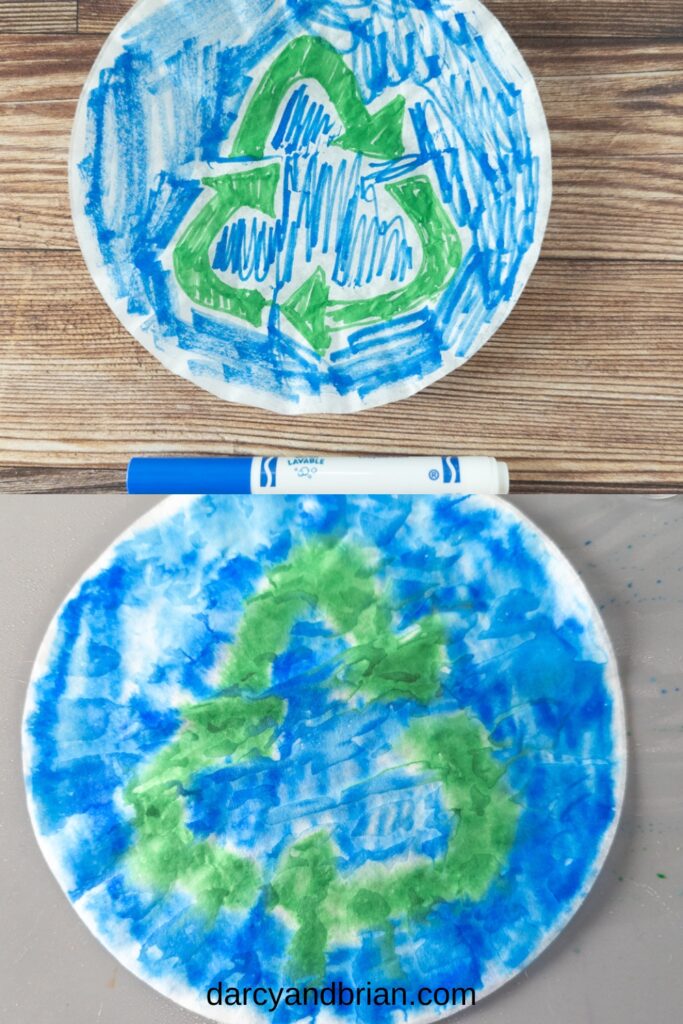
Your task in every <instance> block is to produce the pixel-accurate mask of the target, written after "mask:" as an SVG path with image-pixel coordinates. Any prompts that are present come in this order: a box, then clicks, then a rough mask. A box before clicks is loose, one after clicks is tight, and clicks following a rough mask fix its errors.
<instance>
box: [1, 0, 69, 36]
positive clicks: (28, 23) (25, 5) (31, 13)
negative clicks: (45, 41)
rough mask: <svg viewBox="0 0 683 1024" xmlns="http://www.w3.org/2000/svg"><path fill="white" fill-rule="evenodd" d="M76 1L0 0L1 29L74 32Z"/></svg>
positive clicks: (2, 30) (7, 30)
mask: <svg viewBox="0 0 683 1024" xmlns="http://www.w3.org/2000/svg"><path fill="white" fill-rule="evenodd" d="M77 29H78V0H0V32H32V33H35V32H51V33H57V32H76V31H77Z"/></svg>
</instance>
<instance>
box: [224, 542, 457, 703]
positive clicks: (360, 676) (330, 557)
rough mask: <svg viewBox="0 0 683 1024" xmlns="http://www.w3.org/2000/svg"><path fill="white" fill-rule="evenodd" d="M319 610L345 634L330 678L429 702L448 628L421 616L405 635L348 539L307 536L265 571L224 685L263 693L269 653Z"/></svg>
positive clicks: (366, 692) (366, 691)
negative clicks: (344, 646) (343, 646)
mask: <svg viewBox="0 0 683 1024" xmlns="http://www.w3.org/2000/svg"><path fill="white" fill-rule="evenodd" d="M316 609H317V610H319V611H320V612H321V613H322V614H323V615H324V616H325V617H326V618H327V619H329V621H330V623H331V624H332V625H333V626H334V627H335V629H336V630H337V631H338V632H339V633H340V634H341V635H345V636H347V637H348V639H349V648H348V650H347V651H346V652H345V654H344V656H343V658H342V659H341V663H340V664H339V665H337V666H331V670H332V669H333V670H334V674H333V675H332V681H335V682H338V683H341V684H343V686H344V688H345V690H346V691H347V692H356V693H362V694H363V696H364V697H366V698H367V699H369V700H385V701H386V700H395V699H398V698H406V699H411V700H417V701H419V702H420V703H422V704H426V703H427V702H428V701H429V700H430V699H431V698H432V697H434V696H436V694H437V693H438V692H439V689H440V682H439V676H440V672H441V669H442V667H443V666H444V665H445V661H446V656H445V651H444V644H445V632H444V628H443V625H442V623H441V621H440V619H439V618H438V617H437V616H433V615H429V616H425V617H424V618H423V619H421V620H420V622H419V623H417V624H416V625H415V626H412V627H411V628H410V630H408V631H406V632H405V633H403V634H400V633H395V632H394V631H393V629H392V609H391V606H390V604H389V602H388V601H387V599H386V597H384V596H383V595H382V594H381V593H379V592H378V590H377V587H376V583H375V573H374V570H373V568H372V566H371V565H370V564H369V563H368V560H367V559H366V558H365V557H364V556H363V555H362V553H361V552H360V551H359V550H357V549H355V548H352V547H350V546H348V545H343V544H333V543H332V544H326V543H322V542H319V543H311V544H307V545H306V546H304V547H301V548H299V549H298V550H296V551H294V552H293V554H292V556H291V558H290V559H289V560H288V561H287V562H285V563H283V564H282V565H279V566H277V568H275V569H273V570H272V571H271V572H270V573H269V574H268V586H267V587H266V589H265V590H263V591H262V592H261V593H259V594H257V595H255V596H254V597H252V598H251V599H250V600H249V601H248V602H247V606H246V610H245V614H244V619H243V621H242V625H241V627H240V630H239V634H238V636H237V642H236V644H235V646H234V647H233V650H232V655H231V657H230V659H229V660H228V662H227V663H226V666H225V668H224V670H223V673H222V675H221V686H223V687H229V688H232V689H234V690H241V691H244V690H247V691H249V692H251V693H260V692H262V691H263V690H265V689H267V687H268V686H269V681H270V666H271V664H272V662H273V659H274V658H275V657H276V656H277V655H278V654H281V653H282V651H284V649H285V647H286V645H287V642H288V640H289V634H290V633H291V630H292V627H293V625H294V623H295V622H296V621H297V619H299V618H301V616H302V615H304V614H305V613H306V612H307V611H311V610H316Z"/></svg>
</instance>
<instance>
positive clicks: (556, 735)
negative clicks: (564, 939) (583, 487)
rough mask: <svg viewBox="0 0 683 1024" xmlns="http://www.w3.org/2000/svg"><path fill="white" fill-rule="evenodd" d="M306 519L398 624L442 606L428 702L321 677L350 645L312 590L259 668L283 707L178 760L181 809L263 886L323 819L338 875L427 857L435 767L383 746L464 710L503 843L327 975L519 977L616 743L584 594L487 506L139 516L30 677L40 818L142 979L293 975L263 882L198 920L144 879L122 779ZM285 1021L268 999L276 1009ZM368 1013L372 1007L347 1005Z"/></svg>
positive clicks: (32, 784)
mask: <svg viewBox="0 0 683 1024" xmlns="http://www.w3.org/2000/svg"><path fill="white" fill-rule="evenodd" d="M316 537H326V538H334V539H338V540H339V541H340V542H341V541H344V542H347V543H350V544H354V545H359V546H361V547H362V548H363V550H365V551H366V552H367V553H368V556H369V557H370V558H371V559H373V561H374V562H376V565H377V584H378V587H380V588H381V589H382V590H383V591H384V592H385V593H386V594H387V595H388V596H389V597H390V600H391V602H392V605H393V607H394V608H395V621H394V623H393V628H394V629H395V630H404V629H408V628H409V627H410V625H411V624H412V623H414V622H417V621H419V620H420V619H422V618H424V616H425V615H426V614H428V613H430V612H432V613H436V614H438V615H439V616H440V618H441V621H442V622H443V624H444V627H445V630H446V640H447V652H448V663H447V670H446V671H445V672H444V674H443V678H442V684H441V692H440V694H439V695H438V696H437V697H436V698H435V699H434V700H433V701H432V702H431V704H430V705H429V706H428V707H424V706H423V705H421V704H419V703H418V702H416V701H412V700H408V699H403V700H394V701H393V702H391V703H390V704H385V703H381V702H376V703H369V704H366V705H363V704H362V703H361V705H360V706H359V705H351V704H350V703H349V702H348V700H347V699H346V698H345V697H344V696H342V695H341V694H340V692H339V691H338V689H336V688H335V686H334V685H333V684H332V680H333V678H334V666H335V665H336V664H338V662H339V656H340V654H341V652H342V651H343V650H344V649H345V648H346V646H347V644H348V639H347V638H344V637H340V636H337V635H336V634H335V632H334V631H333V630H332V628H331V626H330V624H329V623H327V622H326V621H324V619H323V618H322V617H321V614H320V612H319V610H317V609H315V608H311V609H310V610H309V611H308V612H307V613H306V614H305V615H304V616H303V617H302V618H301V620H300V621H299V622H298V623H297V624H296V626H295V628H294V630H293V632H292V635H291V637H290V640H289V642H288V644H287V648H286V650H284V651H283V652H282V654H280V655H279V656H278V657H277V658H276V659H275V661H274V663H273V666H272V676H271V686H270V690H269V693H271V694H272V695H276V696H278V697H279V698H281V699H283V700H284V701H286V706H287V714H286V717H285V720H284V722H283V725H282V727H281V729H280V730H279V731H278V733H277V737H276V743H275V750H276V754H275V756H274V757H273V758H270V757H260V758H258V759H251V760H247V761H240V762H239V763H231V762H230V761H228V760H225V761H223V762H219V763H217V764H216V765H215V767H214V768H213V769H212V770H205V771H202V772H201V773H199V774H197V775H196V776H195V777H194V779H193V780H192V782H191V784H190V785H189V787H188V790H187V793H186V808H187V816H188V817H187V820H188V826H189V827H190V828H191V830H192V831H193V833H194V834H195V836H196V837H197V839H198V840H199V839H202V838H206V837H212V839H213V840H214V841H217V842H220V843H225V844H226V845H227V846H228V848H231V849H234V850H237V851H240V852H241V853H242V854H243V855H244V854H245V853H247V854H248V855H249V856H252V857H254V858H255V859H256V861H257V862H258V863H259V865H260V866H261V869H262V871H263V877H264V880H265V882H266V883H267V881H268V879H269V878H272V876H273V873H274V871H275V868H276V865H277V863H278V860H279V858H280V856H281V854H282V852H283V850H285V849H286V848H287V847H289V846H290V845H291V843H292V842H293V841H294V840H295V839H297V838H300V837H301V836H302V835H305V834H307V833H309V832H312V831H317V830H320V829H325V830H328V831H329V832H330V835H331V836H332V838H333V841H334V844H335V847H336V849H337V851H338V867H339V870H340V871H341V872H342V873H351V872H353V871H356V870H357V869H358V868H360V867H362V866H363V865H366V864H370V863H373V864H382V863H389V862H392V861H394V862H395V859H397V860H401V859H406V858H414V857H418V858H419V857H427V858H429V859H432V860H434V859H438V858H439V857H441V856H443V853H444V850H445V848H446V843H447V841H448V837H449V835H450V832H451V830H452V828H453V827H454V822H453V816H452V814H451V810H450V809H449V808H447V807H445V806H444V803H443V795H442V792H441V788H440V786H439V785H438V784H437V782H436V781H435V780H434V779H433V778H431V777H429V776H427V775H424V774H421V772H420V770H419V769H418V768H416V767H415V766H411V765H407V764H405V763H404V761H403V760H402V758H401V753H400V749H401V748H400V741H401V737H402V735H403V733H404V731H405V729H406V727H407V726H408V725H409V724H410V722H411V721H412V720H413V719H414V718H415V717H416V716H424V715H441V714H449V713H453V712H456V711H460V710H463V709H467V710H468V711H469V712H470V713H471V714H472V715H474V716H476V718H477V719H479V720H480V721H481V722H482V723H483V724H484V726H485V728H486V729H487V730H488V732H489V734H490V736H491V738H492V740H493V741H494V742H495V743H496V744H498V747H497V754H496V756H497V757H498V758H499V760H500V762H501V766H502V767H504V768H505V778H506V781H507V784H508V786H509V788H510V790H511V792H513V793H514V794H515V799H516V800H517V801H518V802H519V805H520V809H521V810H520V817H519V821H518V828H517V834H516V839H515V842H514V845H513V847H512V849H511V851H510V854H509V857H508V859H507V861H506V862H505V863H503V864H501V866H500V873H499V875H498V877H497V878H496V880H495V881H494V882H493V883H492V885H491V886H490V888H489V889H488V891H487V892H486V893H485V895H484V897H483V898H482V899H481V900H480V901H479V902H476V903H473V902H471V901H459V902H453V903H443V904H440V905H438V906H436V907H435V908H434V909H433V910H432V911H431V912H430V913H429V915H428V916H427V917H426V918H424V919H417V920H398V921H396V922H395V934H394V942H395V947H396V950H397V960H398V964H399V968H400V977H399V978H396V977H395V976H393V975H392V974H391V971H389V968H388V967H387V965H386V964H385V962H384V960H383V954H382V949H383V936H382V935H380V934H375V933H373V932H371V931H369V932H367V933H363V934H361V935H360V936H359V942H358V943H356V944H345V943H344V942H336V943H335V944H334V948H333V951H332V953H331V955H330V959H329V963H328V967H329V973H328V979H327V980H328V981H331V980H334V979H336V980H339V981H343V982H344V983H345V984H349V985H353V984H364V983H366V982H367V981H368V980H371V981H372V983H373V984H374V985H380V984H387V985H391V984H403V985H405V986H406V987H407V988H408V989H411V988H412V989H414V990H417V988H419V986H420V985H430V986H432V987H436V986H438V985H473V986H475V987H477V988H478V989H481V988H483V987H485V986H486V985H488V984H491V983H492V979H494V980H502V978H504V977H505V976H507V975H509V974H512V973H514V972H515V971H516V970H518V969H519V968H520V967H521V966H522V965H523V964H525V963H526V962H527V961H528V959H529V958H530V957H531V956H532V955H533V954H534V951H535V950H537V949H538V948H539V946H541V945H543V944H545V943H546V941H548V939H549V938H551V937H552V936H553V934H554V933H555V932H556V930H557V928H558V927H560V926H561V925H562V924H563V923H564V921H565V920H566V918H567V916H568V915H569V914H570V913H571V912H572V911H573V910H574V909H576V906H577V904H578V902H579V900H580V898H581V897H582V895H583V894H584V893H585V890H586V887H587V886H588V884H589V883H590V882H591V880H592V879H593V877H594V875H595V872H596V870H597V862H598V857H599V853H600V851H601V848H602V844H603V840H604V837H605V835H606V833H607V832H608V830H609V829H610V827H611V825H612V824H613V821H614V818H615V814H616V810H617V808H616V803H617V799H618V793H617V790H618V785H619V782H618V780H619V778H620V772H621V765H620V758H621V756H622V752H621V748H620V747H618V746H617V744H618V742H619V740H618V738H617V737H615V734H614V731H613V730H614V724H613V723H614V700H615V695H614V693H613V691H612V689H611V685H612V684H611V681H610V680H609V679H608V672H609V669H610V655H609V652H608V650H607V649H606V646H605V642H604V636H603V634H602V632H601V629H600V625H599V623H598V622H597V620H596V619H595V617H594V611H593V609H592V607H591V606H590V605H589V603H588V602H586V601H583V600H582V599H581V596H580V594H579V595H578V596H579V599H578V601H577V600H572V601H571V602H570V604H566V602H567V599H568V597H572V596H573V595H572V594H568V593H567V591H568V588H569V589H570V590H571V589H572V588H573V586H574V584H573V582H572V577H571V576H567V575H566V571H565V566H564V563H563V562H562V561H561V560H560V559H559V558H558V556H557V555H555V554H553V553H552V552H551V551H549V549H548V548H546V547H545V546H544V545H543V543H542V542H541V541H540V539H539V535H538V534H537V533H536V532H535V530H534V529H533V528H532V527H531V526H530V525H528V524H526V523H525V522H523V521H521V520H520V519H519V517H518V516H517V514H516V513H515V512H514V510H512V509H511V508H510V507H509V506H507V505H505V504H503V503H492V502H489V501H486V500H484V499H476V498H468V499H462V500H459V501H453V500H452V499H433V500H432V499H426V498H425V499H414V498H327V499H310V498H309V499H298V498H284V497H280V498H273V499H270V500H269V501H268V502H265V501H263V500H262V499H258V498H255V499H254V498H250V497H232V498H231V497H225V498H217V497H211V498H209V497H207V498H201V499H196V500H195V501H193V502H192V503H190V504H187V505H184V506H182V507H180V508H177V509H176V511H174V512H172V513H169V514H167V515H166V516H165V517H164V518H160V519H159V520H158V521H157V522H156V523H155V524H154V525H147V526H142V527H139V528H138V529H137V530H136V532H135V533H134V534H133V535H132V536H129V537H128V538H126V539H124V540H123V541H122V542H119V543H118V544H117V545H116V546H115V548H114V549H113V553H112V556H111V559H110V561H109V563H108V564H107V565H105V567H103V568H101V569H100V570H99V571H97V572H96V573H95V574H94V575H93V576H91V577H90V578H88V579H86V580H85V581H84V582H82V583H81V585H80V586H79V588H78V589H77V591H76V593H75V594H74V596H72V597H71V598H70V599H69V600H68V601H67V602H66V603H65V605H64V606H63V608H62V609H61V611H60V613H59V615H58V618H57V622H56V632H55V634H54V638H53V640H52V642H51V645H50V647H49V651H48V654H47V658H46V661H45V663H44V665H43V667H42V669H41V671H40V674H39V676H38V677H37V678H35V679H34V681H33V684H32V686H33V689H32V696H33V704H32V707H31V710H30V712H29V714H28V717H27V721H26V726H25V727H26V731H27V734H28V738H29V740H30V745H31V748H32V754H31V756H30V764H29V770H28V778H27V786H28V790H29V795H30V800H31V803H32V806H33V809H34V817H35V820H36V824H37V829H38V832H39V834H40V836H41V839H42V842H43V844H44V845H45V846H46V847H47V848H48V849H49V851H50V854H51V860H52V862H53V863H55V864H57V865H58V873H59V877H60V881H61V882H62V885H63V886H64V888H65V889H66V890H67V891H68V893H69V896H70V898H71V899H72V900H73V901H75V902H77V903H78V906H79V909H81V910H82V911H83V912H84V913H85V914H86V915H87V917H88V920H89V921H90V922H91V923H92V925H93V927H94V928H95V930H96V932H97V934H98V935H99V936H100V937H101V938H102V940H103V941H104V942H105V943H106V944H107V945H108V946H109V947H110V948H111V949H112V950H113V951H114V952H117V951H120V952H122V951H123V950H124V948H125V946H126V943H128V942H132V943H135V944H139V947H140V952H139V955H138V962H139V970H140V972H141V973H142V974H143V976H144V977H146V978H147V979H148V980H150V981H151V982H152V983H156V984H158V985H159V986H160V987H164V986H168V985H169V984H170V982H171V981H174V982H176V981H180V982H182V983H183V984H184V985H187V986H189V987H190V988H191V989H192V990H194V991H195V992H197V998H198V1000H199V1002H200V1003H201V1002H202V1000H203V998H204V993H205V991H206V989H207V988H208V987H209V986H210V985H211V984H214V983H215V982H217V981H218V980H221V981H223V982H224V983H229V984H230V985H239V986H242V985H251V986H254V985H259V984H263V985H272V986H274V987H278V986H280V985H282V984H285V985H286V984H287V982H288V978H287V970H286V965H287V954H286V951H287V947H288V943H289V941H290V939H291V934H292V933H291V930H290V928H289V926H288V924H287V922H286V921H285V920H284V919H282V918H280V917H277V916H275V915H274V914H273V913H271V912H270V911H269V910H268V903H267V884H266V889H264V892H263V895H262V897H261V898H260V899H259V900H258V902H257V903H256V904H255V905H254V906H253V907H252V908H251V909H249V910H247V911H244V912H236V911H227V910H222V911H221V912H220V914H219V915H218V917H217V919H216V920H215V922H212V923H208V922H207V921H206V920H205V919H204V918H203V917H202V915H201V914H199V913H198V912H197V911H196V910H194V909H193V907H192V903H191V899H190V897H189V896H188V895H187V894H186V893H184V892H182V891H179V890H177V889H173V890H171V891H170V892H168V893H166V894H160V893H157V892H151V891H149V890H147V889H145V888H144V887H140V886H139V885H138V884H137V883H136V882H135V880H134V879H133V878H132V877H131V875H130V874H129V871H128V867H127V863H128V862H127V858H126V852H127V850H128V849H129V848H130V844H131V843H132V842H133V841H134V834H133V831H132V828H131V821H130V818H131V811H130V808H129V807H128V806H127V805H126V803H125V801H124V800H123V797H122V794H123V791H124V789H125V786H126V785H127V783H128V782H129V781H130V780H131V779H134V778H138V777H139V775H140V771H141V769H142V767H143V766H144V765H145V764H149V763H150V762H151V761H152V760H154V758H155V756H156V755H157V754H158V752H159V751H160V750H162V749H163V748H164V747H166V746H167V745H168V744H169V742H171V740H172V738H173V737H174V736H176V735H177V733H178V730H179V728H181V727H182V707H183V706H185V705H187V704H192V703H194V702H195V701H198V700H205V699H207V698H208V697H210V696H212V695H214V694H215V692H216V685H217V680H218V673H219V671H220V668H221V667H222V666H223V665H224V664H225V661H226V658H228V657H229V654H230V645H231V643H232V641H233V640H234V638H235V636H236V633H237V630H238V629H239V624H240V621H241V619H242V616H243V613H244V607H245V600H246V599H248V598H249V597H250V596H252V595H253V594H255V593H256V592H258V590H259V588H260V587H261V586H263V581H264V573H266V572H268V570H269V569H270V568H271V567H274V566H276V565H278V564H280V563H281V562H282V561H283V560H285V559H286V558H287V557H288V555H289V553H290V552H291V551H292V550H293V549H294V548H295V547H297V546H298V545H300V544H302V543H305V542H306V541H308V540H310V539H312V538H316ZM565 609H570V610H565ZM456 817H457V815H456ZM455 827H456V828H457V822H456V825H455ZM343 1012H344V1011H342V1010H341V1009H340V1010H339V1013H340V1016H341V1015H342V1013H343ZM296 1017H297V1011H295V1009H293V1008H289V1009H287V1008H285V1007H284V1006H283V1007H280V1009H279V1010H278V1011H277V1012H276V1013H275V1014H274V1015H273V1019H274V1020H275V1021H276V1024H283V1022H287V1021H289V1020H294V1019H296ZM362 1019H363V1020H364V1021H367V1022H370V1021H372V1022H375V1021H376V1022H385V1021H387V1022H388V1021H389V1020H390V1019H391V1015H390V1012H389V1011H388V1010H385V1009H383V1008H380V1007H376V1008H374V1009H373V1010H369V1009H367V1008H365V1009H364V1010H363V1017H362Z"/></svg>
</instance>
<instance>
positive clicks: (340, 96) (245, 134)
mask: <svg viewBox="0 0 683 1024" xmlns="http://www.w3.org/2000/svg"><path fill="white" fill-rule="evenodd" d="M307 78H309V79H314V80H315V81H316V82H319V83H320V85H322V87H323V88H324V89H325V91H326V92H327V95H328V96H329V98H330V100H331V101H332V103H333V104H334V106H335V109H336V111H337V113H338V115H339V117H340V118H341V122H342V124H343V125H344V129H345V133H344V135H342V136H340V138H338V139H337V140H336V145H338V146H341V147H342V148H343V149H350V150H353V151H354V152H356V153H364V154H365V155H366V156H372V157H377V158H379V159H383V160H394V159H396V158H397V157H400V156H402V155H403V138H402V135H403V116H404V112H405V100H404V99H403V97H402V96H398V97H396V99H394V100H392V101H391V102H390V103H387V105H386V106H385V107H383V108H382V109H381V110H379V111H377V112H376V113H375V114H370V113H368V111H367V109H366V107H365V104H364V103H363V97H362V96H361V93H360V89H359V88H358V82H357V81H356V76H355V75H354V73H353V71H351V69H350V68H348V67H347V66H346V64H345V63H344V58H343V57H342V55H341V54H340V53H339V52H338V51H337V50H335V48H334V47H333V46H331V45H330V44H329V43H328V42H326V41H325V40H324V39H320V38H317V37H315V36H300V37H299V38H298V39H293V40H292V42H291V43H288V44H287V46H285V48H284V49H283V50H282V51H281V52H280V53H279V54H278V56H277V57H276V58H275V60H274V61H273V63H272V64H271V66H270V67H269V69H268V70H267V72H266V73H265V75H264V76H263V78H262V79H261V81H260V82H259V85H258V87H257V88H256V91H255V92H254V94H253V96H252V98H251V100H250V102H249V106H248V107H247V111H246V113H245V115H244V118H243V119H242V123H241V125H240V127H239V131H238V132H237V135H236V137H235V142H234V145H233V147H232V155H233V156H241V157H252V158H253V159H257V158H259V157H262V156H263V154H264V152H265V148H266V143H267V141H268V136H269V134H270V131H271V128H272V126H273V123H274V121H275V118H276V117H277V112H278V110H279V108H280V104H281V103H282V101H283V99H284V98H285V96H286V95H287V93H288V92H289V91H290V89H291V88H292V87H293V86H295V85H296V84H297V83H298V82H302V81H304V80H305V79H307Z"/></svg>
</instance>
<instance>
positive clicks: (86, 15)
mask: <svg viewBox="0 0 683 1024" xmlns="http://www.w3.org/2000/svg"><path fill="white" fill-rule="evenodd" d="M131 6H132V3H131V0H79V31H81V32H110V31H111V30H112V28H113V27H114V26H115V25H116V23H117V22H118V21H119V19H120V18H122V17H123V15H124V14H125V13H126V12H127V11H128V10H130V8H131ZM486 6H487V7H488V8H489V10H491V11H492V12H493V13H494V14H495V15H496V17H498V18H499V19H500V20H501V21H502V22H503V24H504V25H505V27H506V29H507V30H508V32H510V33H511V35H512V36H513V37H517V36H519V37H522V36H528V37H530V38H537V37H539V36H543V37H546V38H547V37H553V38H559V39H564V38H567V37H570V36H571V37H583V38H588V37H594V38H595V37H598V38H605V39H615V38H621V39H628V38H637V39H666V38H671V37H674V38H675V37H678V38H680V34H681V28H682V23H683V16H682V15H681V5H680V0H650V2H649V3H647V4H644V3H624V2H623V0H574V2H573V3H567V0H487V4H486Z"/></svg>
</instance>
